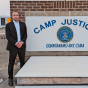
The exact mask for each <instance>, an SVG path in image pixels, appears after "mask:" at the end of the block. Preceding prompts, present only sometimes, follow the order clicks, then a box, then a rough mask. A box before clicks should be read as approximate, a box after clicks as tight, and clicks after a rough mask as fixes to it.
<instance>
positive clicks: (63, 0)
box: [10, 0, 88, 1]
mask: <svg viewBox="0 0 88 88" xmlns="http://www.w3.org/2000/svg"><path fill="white" fill-rule="evenodd" d="M10 1H88V0H10Z"/></svg>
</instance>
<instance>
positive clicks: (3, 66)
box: [0, 29, 20, 88]
mask: <svg viewBox="0 0 88 88" xmlns="http://www.w3.org/2000/svg"><path fill="white" fill-rule="evenodd" d="M1 36H5V29H0V79H1V78H2V79H4V81H3V82H2V83H0V88H15V83H14V86H13V87H10V86H8V61H9V51H7V50H6V44H4V43H6V42H5V41H6V40H4V39H1V38H2V37H1ZM19 69H20V67H18V66H17V64H15V65H14V76H15V74H16V73H17V72H18V71H19ZM15 80H16V79H14V82H15Z"/></svg>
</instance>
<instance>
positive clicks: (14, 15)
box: [12, 12, 19, 21]
mask: <svg viewBox="0 0 88 88" xmlns="http://www.w3.org/2000/svg"><path fill="white" fill-rule="evenodd" d="M12 18H13V20H14V21H18V20H19V14H18V13H17V12H13V13H12Z"/></svg>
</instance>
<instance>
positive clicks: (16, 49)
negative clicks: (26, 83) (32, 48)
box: [5, 12, 27, 86]
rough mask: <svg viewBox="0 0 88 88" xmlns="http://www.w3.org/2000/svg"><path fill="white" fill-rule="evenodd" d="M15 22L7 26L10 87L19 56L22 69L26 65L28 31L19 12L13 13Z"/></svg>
mask: <svg viewBox="0 0 88 88" xmlns="http://www.w3.org/2000/svg"><path fill="white" fill-rule="evenodd" d="M11 17H12V19H13V21H12V22H10V23H8V24H6V28H5V30H6V38H7V40H8V44H7V48H6V50H9V64H8V75H9V77H8V78H9V81H8V84H9V86H13V66H14V62H15V58H16V56H17V54H18V56H19V59H20V68H21V67H22V66H23V65H24V64H25V60H24V59H25V48H26V44H25V41H26V38H27V29H26V25H25V23H23V22H20V21H19V14H18V12H13V13H12V16H11Z"/></svg>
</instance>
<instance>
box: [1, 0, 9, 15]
mask: <svg viewBox="0 0 88 88" xmlns="http://www.w3.org/2000/svg"><path fill="white" fill-rule="evenodd" d="M0 16H10V0H0Z"/></svg>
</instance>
